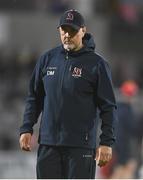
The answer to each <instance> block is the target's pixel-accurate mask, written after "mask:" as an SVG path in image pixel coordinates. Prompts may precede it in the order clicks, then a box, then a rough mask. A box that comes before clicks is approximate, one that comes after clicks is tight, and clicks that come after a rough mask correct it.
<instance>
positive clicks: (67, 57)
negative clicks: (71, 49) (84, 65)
mask: <svg viewBox="0 0 143 180" xmlns="http://www.w3.org/2000/svg"><path fill="white" fill-rule="evenodd" d="M66 59H67V60H68V59H69V55H68V52H66Z"/></svg>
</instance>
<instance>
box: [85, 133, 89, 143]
mask: <svg viewBox="0 0 143 180" xmlns="http://www.w3.org/2000/svg"><path fill="white" fill-rule="evenodd" d="M85 140H86V141H88V133H86V135H85Z"/></svg>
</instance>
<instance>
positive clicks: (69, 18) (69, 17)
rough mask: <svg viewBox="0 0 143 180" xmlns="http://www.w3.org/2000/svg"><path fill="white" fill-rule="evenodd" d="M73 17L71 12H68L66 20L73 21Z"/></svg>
mask: <svg viewBox="0 0 143 180" xmlns="http://www.w3.org/2000/svg"><path fill="white" fill-rule="evenodd" d="M73 18H74V16H73V14H72V13H71V12H69V13H68V14H67V18H66V20H70V21H73Z"/></svg>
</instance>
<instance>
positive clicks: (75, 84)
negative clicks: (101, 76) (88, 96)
mask: <svg viewBox="0 0 143 180" xmlns="http://www.w3.org/2000/svg"><path fill="white" fill-rule="evenodd" d="M69 73H70V75H69V76H70V81H71V84H72V89H73V91H75V92H76V91H78V92H83V93H92V92H93V77H92V75H91V74H90V73H89V72H88V71H87V70H86V69H85V68H83V67H71V68H70V72H69Z"/></svg>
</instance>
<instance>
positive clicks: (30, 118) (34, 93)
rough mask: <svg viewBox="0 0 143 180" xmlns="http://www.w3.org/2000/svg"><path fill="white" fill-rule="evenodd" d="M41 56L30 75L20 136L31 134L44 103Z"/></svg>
mask: <svg viewBox="0 0 143 180" xmlns="http://www.w3.org/2000/svg"><path fill="white" fill-rule="evenodd" d="M43 58H44V57H43V56H41V58H40V59H39V60H38V62H37V64H36V66H35V68H34V71H33V73H32V76H31V79H30V83H29V91H28V97H27V99H26V106H25V111H24V119H23V124H22V126H21V127H20V134H23V133H27V132H29V133H31V134H32V133H33V126H34V124H35V123H37V120H38V117H39V115H40V113H41V111H42V109H43V101H44V87H43V83H42V71H41V61H42V60H43Z"/></svg>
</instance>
